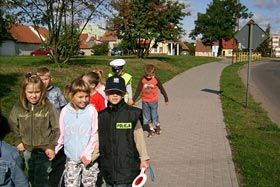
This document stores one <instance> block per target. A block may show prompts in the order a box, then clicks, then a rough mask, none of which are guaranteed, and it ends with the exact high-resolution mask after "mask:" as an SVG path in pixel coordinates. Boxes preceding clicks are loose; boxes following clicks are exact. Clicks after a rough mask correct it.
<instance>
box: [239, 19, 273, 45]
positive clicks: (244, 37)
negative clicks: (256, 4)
mask: <svg viewBox="0 0 280 187" xmlns="http://www.w3.org/2000/svg"><path fill="white" fill-rule="evenodd" d="M251 24H252V27H250V26H251ZM250 28H252V44H251V45H252V46H251V49H256V48H257V47H258V46H259V45H260V44H261V43H262V42H263V41H264V40H266V39H267V38H268V36H267V34H266V33H265V32H264V31H263V30H262V28H260V27H259V26H258V25H257V24H256V23H255V22H254V21H253V20H250V21H249V22H248V23H247V24H246V25H245V26H244V27H242V29H241V30H240V31H239V32H237V33H236V34H235V35H234V37H235V38H236V39H237V41H238V42H239V43H241V44H242V45H243V46H244V47H245V48H249V47H250Z"/></svg>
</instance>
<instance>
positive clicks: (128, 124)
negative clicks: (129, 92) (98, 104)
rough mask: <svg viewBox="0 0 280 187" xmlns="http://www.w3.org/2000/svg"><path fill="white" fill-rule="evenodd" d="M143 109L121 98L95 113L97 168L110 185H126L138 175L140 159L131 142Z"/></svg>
mask: <svg viewBox="0 0 280 187" xmlns="http://www.w3.org/2000/svg"><path fill="white" fill-rule="evenodd" d="M141 117H142V110H141V109H139V108H135V107H132V106H129V105H127V104H126V103H125V102H124V100H122V101H121V102H120V103H118V104H117V105H115V106H110V103H109V104H108V107H107V108H106V109H105V110H103V111H101V112H100V113H99V115H98V131H99V148H100V157H99V160H100V169H101V173H102V175H103V177H104V179H105V181H106V183H109V184H129V183H132V182H133V180H134V178H135V177H136V176H137V175H138V174H139V172H140V169H139V166H140V159H139V154H138V151H137V149H136V144H135V142H134V134H133V132H134V129H135V126H136V124H137V122H138V120H139V119H141Z"/></svg>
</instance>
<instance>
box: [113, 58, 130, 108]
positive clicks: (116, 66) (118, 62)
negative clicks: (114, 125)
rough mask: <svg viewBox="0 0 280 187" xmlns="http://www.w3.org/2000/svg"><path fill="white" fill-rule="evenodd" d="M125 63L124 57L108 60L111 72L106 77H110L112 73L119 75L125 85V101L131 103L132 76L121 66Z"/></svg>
mask: <svg viewBox="0 0 280 187" xmlns="http://www.w3.org/2000/svg"><path fill="white" fill-rule="evenodd" d="M124 65H125V60H124V59H115V60H113V61H111V62H110V66H112V72H111V73H109V75H108V77H111V76H113V75H118V76H121V77H122V78H123V79H124V81H125V85H126V91H127V93H126V94H125V96H124V100H125V102H127V104H129V105H133V99H132V76H131V75H130V74H128V73H125V72H124V69H123V66H124Z"/></svg>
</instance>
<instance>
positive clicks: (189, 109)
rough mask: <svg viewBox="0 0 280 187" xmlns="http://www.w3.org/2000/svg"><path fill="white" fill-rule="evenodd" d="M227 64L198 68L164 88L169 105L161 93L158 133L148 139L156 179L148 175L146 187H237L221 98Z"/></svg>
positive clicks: (177, 77) (165, 85)
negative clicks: (221, 84)
mask: <svg viewBox="0 0 280 187" xmlns="http://www.w3.org/2000/svg"><path fill="white" fill-rule="evenodd" d="M230 63H231V61H230V60H226V59H223V61H222V62H215V63H209V64H205V65H201V66H198V67H195V68H192V69H190V70H188V71H186V72H184V73H182V74H180V75H178V76H176V77H175V78H173V79H172V80H170V81H168V82H167V83H165V84H164V87H165V89H166V91H167V94H168V96H169V99H170V101H169V104H168V105H165V103H164V100H163V97H162V95H160V99H159V119H160V122H161V127H162V134H161V135H155V136H153V137H151V138H146V142H147V146H148V151H149V155H150V157H151V166H152V168H153V171H154V174H155V181H154V182H152V181H151V178H150V175H149V171H147V172H146V173H147V175H148V182H147V183H146V185H145V187H238V182H237V177H236V173H235V168H234V164H233V161H232V155H231V149H230V145H229V141H228V139H227V138H226V136H227V132H226V127H225V123H224V117H223V112H222V106H221V101H220V96H219V91H220V86H219V82H220V75H221V72H222V71H223V69H224V68H225V67H226V66H227V65H229V64H230ZM138 105H139V104H138ZM145 135H146V132H145Z"/></svg>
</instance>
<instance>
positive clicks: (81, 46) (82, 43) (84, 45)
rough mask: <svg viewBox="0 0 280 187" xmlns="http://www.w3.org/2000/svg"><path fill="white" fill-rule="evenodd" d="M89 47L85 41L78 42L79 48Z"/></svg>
mask: <svg viewBox="0 0 280 187" xmlns="http://www.w3.org/2000/svg"><path fill="white" fill-rule="evenodd" d="M89 48H90V47H89V46H88V45H87V44H86V42H84V41H81V42H80V49H89Z"/></svg>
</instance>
